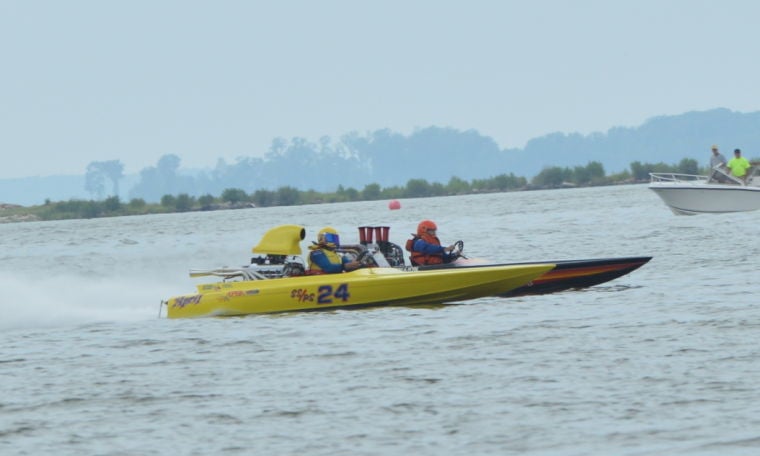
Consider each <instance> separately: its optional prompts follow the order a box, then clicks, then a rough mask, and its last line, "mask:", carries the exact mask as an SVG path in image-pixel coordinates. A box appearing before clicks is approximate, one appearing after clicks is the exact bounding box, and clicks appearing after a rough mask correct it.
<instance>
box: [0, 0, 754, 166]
mask: <svg viewBox="0 0 760 456" xmlns="http://www.w3.org/2000/svg"><path fill="white" fill-rule="evenodd" d="M758 22H760V2H758V1H753V0H746V1H736V0H721V1H699V0H632V1H623V0H573V1H571V0H567V1H560V0H555V1H549V0H533V1H526V0H517V1H511V0H503V1H498V0H493V1H484V0H467V1H456V2H455V1H446V0H429V1H428V0H425V1H414V0H383V1H374V2H372V1H355V0H345V1H339V0H314V1H287V0H278V1H253V0H251V1H243V0H240V1H230V0H214V1H205V0H204V1H193V0H124V1H115V0H91V1H84V0H66V1H59V0H49V1H45V0H0V156H2V166H0V178H10V177H26V176H36V175H40V176H46V175H52V174H83V173H84V172H85V169H86V167H87V164H89V163H90V162H92V161H102V160H114V159H120V160H121V161H122V162H123V163H124V164H125V166H126V172H128V173H131V172H137V171H139V170H140V169H142V168H143V167H146V166H152V165H155V163H156V161H157V160H158V158H159V157H160V156H161V155H164V154H168V153H173V154H177V155H179V156H180V157H181V158H182V166H183V167H212V166H214V164H215V163H216V161H217V159H218V158H225V159H226V160H228V161H229V162H231V161H233V160H234V159H235V158H236V157H239V156H242V155H249V156H250V155H254V156H262V155H263V154H264V153H265V152H266V151H267V149H268V148H269V145H270V144H271V141H272V139H274V138H276V137H284V138H291V137H293V136H299V137H305V138H307V139H308V140H310V141H318V140H319V138H320V137H321V136H325V135H327V136H331V137H332V138H334V139H337V138H339V137H340V136H342V135H343V134H346V133H348V132H351V131H357V132H359V133H365V132H368V131H374V130H377V129H382V128H390V129H391V130H394V131H397V132H401V133H411V132H412V131H414V129H415V128H424V127H428V126H431V125H436V126H441V127H452V128H456V129H460V130H468V129H475V130H477V131H479V132H480V133H482V134H484V135H487V136H491V137H493V138H494V139H495V140H496V141H497V142H498V143H499V145H500V146H501V147H523V146H524V145H525V143H526V141H527V140H529V139H531V138H533V137H537V136H541V135H544V134H547V133H551V132H557V131H559V132H565V133H570V132H580V133H584V134H587V133H591V132H595V131H600V132H605V131H607V129H609V128H610V127H614V126H637V125H640V124H641V123H642V122H644V121H646V120H647V119H649V118H651V117H654V116H660V115H672V114H681V113H684V112H688V111H694V110H706V109H712V108H716V107H725V108H729V109H732V110H735V111H741V112H751V111H756V110H758V109H760V90H758V85H759V84H760V82H758V81H760V71H759V70H760V58H759V57H758V56H759V55H760V54H759V53H758V49H760V31H758V27H757V24H758ZM434 158H435V159H445V157H434Z"/></svg>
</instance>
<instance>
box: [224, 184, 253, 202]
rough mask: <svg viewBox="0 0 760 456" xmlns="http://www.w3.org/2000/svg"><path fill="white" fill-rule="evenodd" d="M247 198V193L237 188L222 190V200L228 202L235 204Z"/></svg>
mask: <svg viewBox="0 0 760 456" xmlns="http://www.w3.org/2000/svg"><path fill="white" fill-rule="evenodd" d="M247 200H248V195H247V194H246V193H245V190H242V189H239V188H228V189H226V190H224V191H223V192H222V201H227V202H228V203H232V204H236V203H240V202H242V201H247Z"/></svg>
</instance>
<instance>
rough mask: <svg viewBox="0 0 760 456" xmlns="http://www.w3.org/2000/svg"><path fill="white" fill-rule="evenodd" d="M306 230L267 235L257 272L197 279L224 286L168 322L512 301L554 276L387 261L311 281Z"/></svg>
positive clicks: (184, 300) (208, 289) (378, 258)
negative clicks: (503, 297) (509, 296)
mask: <svg viewBox="0 0 760 456" xmlns="http://www.w3.org/2000/svg"><path fill="white" fill-rule="evenodd" d="M304 237H305V230H304V228H303V227H300V226H297V225H284V226H280V227H276V228H274V229H272V230H270V231H269V232H267V233H266V234H265V235H264V237H263V238H262V241H261V242H260V243H259V244H258V245H257V246H256V247H254V248H253V252H254V253H259V254H264V255H265V257H264V259H262V260H261V261H259V262H254V263H253V264H252V265H251V266H244V267H241V268H219V269H213V270H207V271H191V273H190V275H191V276H193V277H199V276H217V277H220V278H221V280H220V281H216V282H213V283H205V284H200V285H198V286H197V292H196V293H192V294H187V295H182V296H175V297H172V298H170V299H169V300H168V301H166V302H164V304H165V305H166V306H167V316H168V317H169V318H193V317H208V316H236V315H247V314H262V313H277V312H292V311H312V310H326V309H347V308H362V307H374V306H390V305H420V304H439V303H447V302H456V301H465V300H470V299H476V298H481V297H485V296H493V295H498V294H502V293H507V292H509V291H511V290H513V289H515V288H518V287H521V286H523V285H526V284H528V283H529V282H530V281H532V280H533V279H535V278H537V277H539V276H541V275H542V274H544V273H546V272H547V271H549V270H551V269H553V268H554V266H555V265H554V264H553V263H534V264H518V265H503V266H488V267H482V268H479V267H468V268H450V269H435V270H422V271H421V270H411V269H405V268H397V267H391V266H390V265H388V264H387V263H386V262H384V258H383V255H382V254H379V253H374V255H373V253H372V252H367V253H368V254H369V255H373V257H372V260H373V261H372V262H371V264H373V267H366V268H362V269H357V270H355V271H352V272H344V273H340V274H318V275H309V274H308V273H307V272H306V271H305V268H303V266H302V264H303V262H302V260H301V259H300V258H299V256H300V254H301V248H300V245H299V242H300V241H301V240H303V239H304Z"/></svg>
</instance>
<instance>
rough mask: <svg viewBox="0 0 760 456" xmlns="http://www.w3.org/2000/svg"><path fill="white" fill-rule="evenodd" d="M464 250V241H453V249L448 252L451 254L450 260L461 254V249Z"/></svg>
mask: <svg viewBox="0 0 760 456" xmlns="http://www.w3.org/2000/svg"><path fill="white" fill-rule="evenodd" d="M463 250H464V242H463V241H461V240H459V241H456V242H455V243H454V249H453V250H452V251H451V252H450V253H449V255H450V256H451V260H452V261H454V260H456V259H457V258H459V257H461V256H463V255H462V251H463Z"/></svg>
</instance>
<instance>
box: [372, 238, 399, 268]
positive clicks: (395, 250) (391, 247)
mask: <svg viewBox="0 0 760 456" xmlns="http://www.w3.org/2000/svg"><path fill="white" fill-rule="evenodd" d="M377 246H378V247H380V253H382V254H383V256H384V257H385V259H386V260H388V264H390V265H391V266H392V267H394V268H395V267H398V266H404V251H403V250H401V247H399V246H398V245H397V244H394V243H392V242H387V241H378V243H377Z"/></svg>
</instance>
